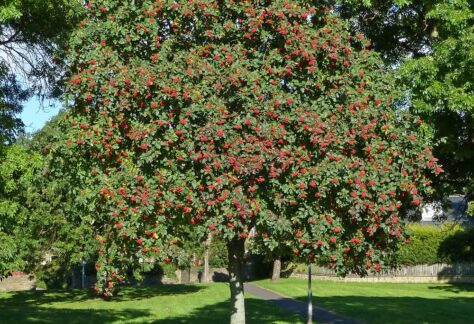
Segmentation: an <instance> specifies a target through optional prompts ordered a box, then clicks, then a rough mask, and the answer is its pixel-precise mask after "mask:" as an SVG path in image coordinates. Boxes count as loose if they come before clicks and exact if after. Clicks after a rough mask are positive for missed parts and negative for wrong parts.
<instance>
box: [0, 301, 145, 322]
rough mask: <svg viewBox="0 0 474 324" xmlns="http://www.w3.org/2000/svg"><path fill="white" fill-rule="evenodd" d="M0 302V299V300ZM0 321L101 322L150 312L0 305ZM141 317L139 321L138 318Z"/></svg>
mask: <svg viewBox="0 0 474 324" xmlns="http://www.w3.org/2000/svg"><path fill="white" fill-rule="evenodd" d="M0 303H1V301H0ZM0 314H1V315H0V322H1V323H2V324H10V323H11V324H21V323H39V324H43V323H45V324H46V323H47V324H56V323H57V324H63V323H68V324H83V323H87V324H95V323H97V324H102V323H112V322H119V323H123V322H127V321H131V320H133V321H137V322H146V321H147V319H148V320H149V317H148V316H149V315H150V312H148V311H145V310H136V309H121V310H111V309H100V310H98V309H68V308H60V309H58V308H44V307H36V308H25V309H21V308H15V309H8V308H2V307H0ZM141 318H143V320H142V321H141V320H140V319H141Z"/></svg>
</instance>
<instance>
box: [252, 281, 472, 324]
mask: <svg viewBox="0 0 474 324" xmlns="http://www.w3.org/2000/svg"><path fill="white" fill-rule="evenodd" d="M255 283H256V284H258V285H260V286H262V287H264V288H267V289H270V290H273V291H275V292H279V293H282V294H284V295H286V296H289V297H293V298H296V299H298V300H301V301H304V302H306V301H307V297H306V296H307V281H306V280H303V279H292V278H291V279H281V280H280V281H278V282H275V283H273V282H271V281H270V280H262V281H258V282H255ZM312 285H313V287H312V288H313V296H314V300H313V302H314V303H315V304H316V305H318V306H321V307H324V308H326V309H329V310H332V311H334V312H337V313H339V314H341V315H345V316H347V317H351V318H353V319H356V320H359V321H361V322H365V323H384V324H386V323H404V324H405V323H442V324H445V323H473V321H474V285H472V284H399V283H396V284H395V283H393V284H392V283H353V282H351V283H349V282H329V281H317V280H313V283H312ZM316 320H317V315H316Z"/></svg>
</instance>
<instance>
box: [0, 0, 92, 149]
mask: <svg viewBox="0 0 474 324" xmlns="http://www.w3.org/2000/svg"><path fill="white" fill-rule="evenodd" d="M82 13H83V9H82V3H81V1H79V0H60V1H35V0H6V1H2V3H1V4H0V144H1V145H3V144H5V143H10V144H11V143H12V142H13V141H14V139H15V138H16V137H17V136H18V135H19V134H20V133H21V132H22V130H23V123H22V122H21V120H20V118H19V117H18V115H19V114H20V112H21V110H22V103H23V102H24V101H25V100H26V99H28V98H29V97H31V96H32V95H37V96H39V98H40V99H41V100H44V99H45V98H50V97H57V96H59V94H60V93H61V92H62V84H63V79H64V73H65V69H64V46H65V45H66V44H67V38H68V35H69V34H70V32H71V31H72V29H73V28H74V27H75V25H76V23H77V22H78V20H79V19H80V17H81V15H82Z"/></svg>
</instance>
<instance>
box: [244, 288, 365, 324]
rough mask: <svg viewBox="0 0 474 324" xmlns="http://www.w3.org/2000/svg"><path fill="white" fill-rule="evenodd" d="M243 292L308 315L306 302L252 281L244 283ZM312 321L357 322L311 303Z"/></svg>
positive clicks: (341, 323) (354, 323) (352, 323)
mask: <svg viewBox="0 0 474 324" xmlns="http://www.w3.org/2000/svg"><path fill="white" fill-rule="evenodd" d="M245 292H248V293H250V294H252V295H255V296H257V297H259V298H260V299H263V300H268V301H270V302H272V303H274V304H275V305H277V306H278V307H281V308H285V309H287V310H289V311H290V312H294V313H297V314H298V315H300V316H301V317H303V318H304V319H307V315H308V304H306V303H303V302H301V301H299V300H296V299H293V298H290V297H285V296H283V295H280V294H278V293H275V292H273V291H270V290H268V289H265V288H262V287H260V286H257V285H254V284H252V283H245ZM313 321H314V322H316V323H318V324H320V323H331V324H333V323H334V324H336V323H337V324H357V323H358V322H356V321H354V320H351V319H349V318H346V317H343V316H340V315H337V314H335V313H333V312H331V311H328V310H325V309H323V308H321V307H317V306H315V305H314V304H313Z"/></svg>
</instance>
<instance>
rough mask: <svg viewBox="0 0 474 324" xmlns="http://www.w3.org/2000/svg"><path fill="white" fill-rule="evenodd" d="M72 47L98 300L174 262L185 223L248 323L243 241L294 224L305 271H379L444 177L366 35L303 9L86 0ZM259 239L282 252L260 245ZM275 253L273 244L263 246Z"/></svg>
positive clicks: (235, 315) (281, 4)
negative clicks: (213, 258) (220, 269)
mask: <svg viewBox="0 0 474 324" xmlns="http://www.w3.org/2000/svg"><path fill="white" fill-rule="evenodd" d="M87 6H88V8H89V11H88V16H87V18H86V20H84V21H83V23H82V25H81V26H82V28H81V29H80V30H79V31H78V32H77V33H76V34H75V37H74V38H73V40H72V42H71V51H70V56H69V62H70V64H71V66H70V70H71V75H72V77H71V79H70V82H69V91H68V92H69V95H70V96H69V98H68V99H69V100H70V101H71V102H74V106H73V109H72V118H71V123H70V124H71V139H70V140H69V145H70V146H71V154H72V156H71V158H72V159H78V160H76V161H79V160H82V161H84V159H85V160H86V161H87V163H83V164H82V165H80V166H79V167H78V172H77V174H78V179H80V181H81V183H82V188H84V190H83V194H82V196H83V197H84V198H85V200H86V201H87V202H88V203H89V205H90V207H91V211H92V212H94V214H93V215H94V217H93V222H94V224H95V226H96V229H97V230H98V231H99V232H100V233H101V234H100V235H99V236H98V240H99V242H100V243H101V244H102V248H101V249H100V250H99V262H98V263H97V269H98V271H99V282H98V286H97V289H98V291H100V292H101V293H103V294H104V295H105V296H110V295H111V294H113V292H114V286H115V284H116V283H117V282H118V281H120V280H122V279H123V273H124V271H123V269H124V268H125V267H126V266H128V265H130V264H136V263H137V261H138V260H139V259H140V258H148V259H151V258H153V259H158V260H160V259H161V260H163V259H165V260H168V261H172V259H179V251H180V249H179V245H180V242H182V241H183V238H182V236H184V235H185V234H184V233H186V231H189V227H190V225H195V227H194V230H193V233H195V234H196V233H197V235H199V236H200V237H201V238H202V239H205V238H207V236H208V234H209V232H210V231H212V232H214V234H215V235H219V236H220V237H221V238H222V239H223V240H225V241H226V243H227V249H228V256H229V265H228V268H229V275H230V291H231V322H232V323H242V322H245V309H244V298H243V297H244V296H243V273H242V270H243V261H244V254H245V240H246V238H247V236H248V233H249V231H250V230H251V229H252V228H253V227H256V228H257V232H258V233H265V232H266V233H272V232H271V231H270V230H269V228H270V227H271V226H272V225H274V221H272V220H271V219H270V218H268V217H267V215H268V214H267V212H268V211H270V212H275V213H276V214H277V215H282V216H283V217H288V219H289V220H290V222H288V224H291V227H290V228H288V231H291V232H293V233H294V235H293V240H294V244H297V247H296V248H295V250H294V253H295V254H296V255H298V256H300V257H301V258H304V259H306V260H308V259H309V260H312V259H313V258H318V259H320V260H321V261H322V262H324V263H327V264H328V265H331V266H333V267H334V268H335V269H336V270H337V271H338V273H340V274H345V273H348V272H356V273H360V274H365V273H367V272H368V271H379V270H380V269H381V268H382V267H383V266H385V265H389V264H390V262H389V261H391V260H392V256H393V253H394V251H395V250H396V249H397V247H398V245H399V243H400V242H401V241H402V242H403V226H401V224H400V218H399V213H400V211H401V210H403V208H412V206H415V207H416V206H418V205H419V204H420V199H421V197H420V196H421V195H422V194H423V193H424V192H425V190H427V188H428V187H429V185H430V183H429V181H428V180H427V179H426V176H425V172H431V171H434V172H440V171H441V169H440V168H439V167H438V166H437V164H436V160H435V159H434V158H433V157H432V156H431V152H430V150H429V148H425V149H423V148H424V144H425V143H424V139H423V138H420V137H418V136H417V127H418V126H417V124H416V121H414V120H412V118H410V116H408V115H403V114H402V113H399V112H397V110H396V105H394V104H393V103H392V101H393V100H392V99H393V98H392V97H391V95H390V93H391V92H392V85H391V79H390V78H389V77H388V76H387V73H386V71H384V69H383V66H382V64H381V61H380V60H379V58H378V57H377V55H375V54H373V53H371V52H370V51H369V50H368V42H367V40H366V39H365V38H364V37H363V36H362V35H352V34H351V33H350V31H349V29H348V26H347V25H346V24H345V22H344V21H342V20H340V19H339V18H338V17H337V16H335V15H334V14H332V13H331V8H329V7H324V6H321V7H319V6H313V5H312V4H309V3H307V2H305V1H297V2H292V3H287V2H285V1H272V2H264V3H262V2H254V1H249V2H239V3H234V2H233V1H221V2H214V1H201V2H194V1H189V2H186V3H175V2H173V3H162V2H152V1H140V2H137V1H116V0H100V1H89V2H88V3H87ZM269 240H275V238H274V237H270V236H269ZM267 243H268V244H270V243H271V242H267Z"/></svg>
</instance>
